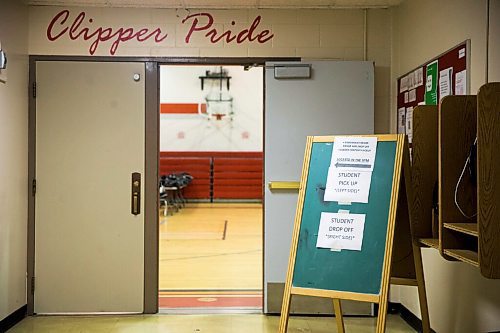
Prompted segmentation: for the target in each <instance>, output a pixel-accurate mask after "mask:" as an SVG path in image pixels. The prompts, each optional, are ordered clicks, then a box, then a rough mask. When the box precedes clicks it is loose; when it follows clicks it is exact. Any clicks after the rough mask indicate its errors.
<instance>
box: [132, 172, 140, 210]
mask: <svg viewBox="0 0 500 333" xmlns="http://www.w3.org/2000/svg"><path fill="white" fill-rule="evenodd" d="M140 213H141V174H140V173H139V172H132V214H133V215H139V214H140Z"/></svg>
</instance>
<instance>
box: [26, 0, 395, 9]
mask: <svg viewBox="0 0 500 333" xmlns="http://www.w3.org/2000/svg"><path fill="white" fill-rule="evenodd" d="M401 1H402V0H141V1H137V0H135V1H134V0H27V1H26V2H27V3H28V4H30V5H44V6H84V7H88V6H97V7H137V8H187V9H191V8H194V9H196V8H220V9H231V8H281V9H294V8H318V9H321V8H323V9H326V8H387V7H391V6H396V5H398V4H399V3H401Z"/></svg>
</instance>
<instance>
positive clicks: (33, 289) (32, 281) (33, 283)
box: [31, 276, 35, 295]
mask: <svg viewBox="0 0 500 333" xmlns="http://www.w3.org/2000/svg"><path fill="white" fill-rule="evenodd" d="M31 295H35V277H34V276H32V277H31Z"/></svg>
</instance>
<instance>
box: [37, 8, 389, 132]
mask: <svg viewBox="0 0 500 333" xmlns="http://www.w3.org/2000/svg"><path fill="white" fill-rule="evenodd" d="M63 9H65V8H61V7H45V6H33V7H30V38H29V46H30V49H29V51H30V54H44V55H89V47H90V45H91V43H92V40H90V41H83V40H82V39H79V40H76V41H73V40H70V39H69V38H68V37H67V36H64V38H63V37H62V38H60V39H58V40H57V41H55V42H52V41H49V40H48V39H47V36H46V31H47V27H48V25H49V23H50V21H51V19H52V18H53V17H54V16H55V15H56V14H57V13H58V12H60V11H61V10H63ZM68 9H69V10H70V12H71V14H70V17H69V18H68V22H69V21H72V20H74V18H75V17H76V15H78V13H80V12H81V11H85V14H86V19H89V18H92V19H93V23H92V24H88V25H87V26H89V27H90V28H91V31H93V30H92V29H94V30H95V28H96V26H99V25H100V26H102V27H113V28H114V29H117V28H119V27H133V28H134V29H136V30H137V29H139V28H142V27H148V28H150V29H154V28H157V27H159V28H161V30H162V33H168V36H167V37H166V38H165V40H163V41H162V42H161V43H154V42H152V41H147V42H144V43H139V42H137V41H128V42H123V43H121V44H120V46H119V47H118V50H117V52H116V53H115V55H116V56H162V57H169V56H172V57H184V56H186V57H303V58H306V59H339V60H363V57H364V46H365V38H364V36H365V17H364V11H363V10H359V9H358V10H196V11H195V10H192V11H191V12H190V14H194V13H202V12H208V13H210V14H211V15H213V17H214V24H213V27H215V28H216V29H218V31H219V32H220V31H223V30H222V29H230V30H232V31H233V32H234V31H235V32H239V31H241V30H242V29H245V28H249V26H250V25H251V24H252V22H253V20H254V19H255V18H256V17H257V16H259V15H260V16H261V17H262V19H261V22H260V24H259V25H258V27H257V29H256V33H259V32H261V31H263V30H270V32H271V33H273V34H274V37H273V38H272V39H271V40H269V41H268V42H266V43H263V44H259V43H256V42H248V41H245V42H243V43H241V44H235V42H231V43H223V42H219V43H216V44H212V43H210V42H209V41H208V39H207V38H205V37H204V36H203V35H204V33H201V32H198V33H195V34H193V37H192V39H191V41H190V43H189V44H188V43H186V42H185V36H186V34H187V31H188V30H189V27H190V26H191V22H192V21H190V20H188V21H187V22H186V23H184V24H183V23H182V19H183V18H184V17H185V16H186V15H187V12H186V11H183V10H179V11H176V10H169V9H127V8H86V9H82V8H75V7H68ZM389 18H390V13H389V10H384V9H372V10H368V11H367V25H366V27H367V30H366V36H367V39H366V41H367V55H368V58H367V60H373V61H375V65H376V67H375V103H376V105H375V130H376V132H377V133H384V132H388V131H389V117H388V108H389V68H390V38H389V36H390V19H389ZM231 21H235V24H234V25H232V24H231ZM202 23H203V24H204V23H205V21H202V18H200V25H202ZM66 24H67V23H66ZM55 27H56V30H54V31H57V32H59V31H61V29H62V28H63V26H62V25H60V24H59V23H58V24H56V25H55ZM82 27H83V24H82ZM57 29H58V30H57ZM112 43H113V40H111V41H107V42H102V43H101V44H100V45H99V47H98V48H97V50H96V52H95V53H94V55H100V56H109V55H110V52H109V50H110V45H111V44H112Z"/></svg>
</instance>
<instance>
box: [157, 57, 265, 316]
mask: <svg viewBox="0 0 500 333" xmlns="http://www.w3.org/2000/svg"><path fill="white" fill-rule="evenodd" d="M263 91H264V89H263V69H262V68H261V67H252V68H244V67H243V66H235V65H231V66H220V65H217V66H210V65H162V66H160V104H161V105H160V112H161V113H160V161H159V175H160V179H159V189H160V210H159V212H158V214H159V221H160V226H159V232H160V235H159V239H160V245H159V308H160V312H189V313H196V312H197V313H203V312H261V311H262V286H263V263H262V260H263V259H262V258H263V252H262V251H263V214H262V195H263V191H262V189H263V185H262V184H263V104H264V103H263Z"/></svg>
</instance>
